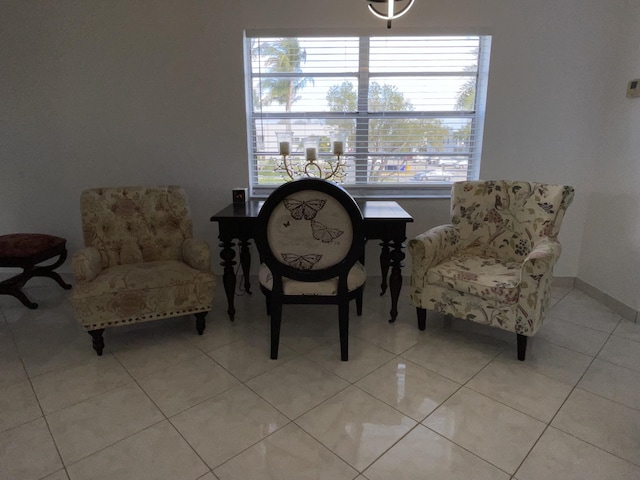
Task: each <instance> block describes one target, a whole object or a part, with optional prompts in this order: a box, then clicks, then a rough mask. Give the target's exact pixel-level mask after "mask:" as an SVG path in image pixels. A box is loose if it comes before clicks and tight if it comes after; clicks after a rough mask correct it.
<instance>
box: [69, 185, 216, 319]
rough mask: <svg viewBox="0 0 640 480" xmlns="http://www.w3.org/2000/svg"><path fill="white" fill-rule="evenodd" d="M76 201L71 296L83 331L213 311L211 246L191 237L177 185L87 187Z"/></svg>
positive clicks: (183, 199)
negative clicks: (77, 243)
mask: <svg viewBox="0 0 640 480" xmlns="http://www.w3.org/2000/svg"><path fill="white" fill-rule="evenodd" d="M80 204H81V215H82V230H83V234H84V241H85V247H86V248H84V249H82V250H81V251H80V252H78V253H77V254H76V255H74V257H73V259H72V267H73V271H74V274H75V278H76V281H77V286H76V288H75V289H74V291H73V293H72V296H71V300H72V303H73V306H74V308H75V311H76V315H77V317H78V319H79V320H80V322H81V324H82V325H83V327H84V328H85V329H86V330H96V329H100V328H105V327H111V326H117V325H122V324H126V323H135V322H143V321H148V320H155V319H160V318H165V317H173V316H179V315H186V314H190V313H198V312H206V311H209V310H211V304H212V300H213V292H214V287H215V277H214V275H213V274H212V273H211V265H210V252H209V247H208V245H207V244H206V242H204V241H201V240H196V239H193V238H192V223H191V215H190V210H189V205H188V203H187V198H186V195H185V192H184V190H183V189H182V188H180V187H176V186H169V187H120V188H99V189H92V190H86V191H84V192H82V195H81V200H80Z"/></svg>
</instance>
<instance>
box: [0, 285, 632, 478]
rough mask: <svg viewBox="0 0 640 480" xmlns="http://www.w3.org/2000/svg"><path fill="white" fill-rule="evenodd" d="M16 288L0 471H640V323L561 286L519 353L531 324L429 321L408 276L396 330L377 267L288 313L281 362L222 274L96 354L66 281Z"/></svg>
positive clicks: (8, 334)
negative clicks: (342, 333)
mask: <svg viewBox="0 0 640 480" xmlns="http://www.w3.org/2000/svg"><path fill="white" fill-rule="evenodd" d="M33 283H34V284H35V285H34V286H30V287H28V288H27V293H28V295H30V296H31V297H32V298H33V299H34V300H35V301H37V302H38V303H39V304H40V308H39V309H37V310H35V311H34V310H28V309H26V308H24V307H23V306H22V305H21V304H20V303H19V302H17V300H15V299H13V298H11V297H0V478H1V479H11V480H30V479H34V480H35V479H46V480H89V479H91V480H94V479H96V480H97V479H105V480H106V479H117V480H127V479H131V480H144V479H150V480H151V479H152V480H176V479H180V480H197V479H200V480H217V479H220V480H228V479H229V480H230V479H242V480H247V479H248V480H254V479H255V480H259V479H274V480H286V479H296V480H300V479H327V480H341V479H357V480H388V479H399V480H402V479H407V480H408V479H425V478H429V479H439V480H440V479H442V480H449V479H465V480H467V479H471V478H472V479H487V480H492V479H505V480H509V479H511V480H516V479H517V480H544V479H554V480H555V479H563V480H571V479H580V480H589V479H605V478H607V479H608V478H615V479H618V480H624V479H640V325H637V324H634V323H631V322H629V321H626V320H623V319H621V317H620V316H618V315H616V314H615V313H614V312H612V311H610V310H609V309H607V308H606V307H604V306H603V305H601V304H599V303H598V302H596V301H595V300H594V299H592V298H590V297H588V296H587V295H585V294H584V293H582V292H580V291H577V290H571V289H561V288H558V289H555V290H554V292H553V307H552V308H551V310H550V313H549V316H548V318H547V321H546V322H545V325H544V326H543V327H542V329H541V330H540V332H539V333H538V335H537V336H536V337H533V338H531V339H530V340H529V346H528V351H527V360H526V361H525V362H519V361H517V360H516V347H515V335H513V334H509V333H507V332H502V331H500V330H496V329H491V328H486V327H483V326H480V325H476V324H473V323H468V322H463V321H457V320H454V321H453V323H452V324H451V325H450V326H448V327H445V326H444V325H443V323H444V322H443V320H442V318H440V317H438V316H435V315H432V316H430V317H429V319H428V322H427V323H428V326H427V330H426V331H424V332H421V331H419V330H418V328H417V324H416V323H417V322H416V318H415V310H414V309H413V308H411V307H410V305H409V304H408V299H407V292H406V288H405V289H404V290H403V292H402V295H401V302H400V308H399V309H400V315H399V318H398V320H397V321H396V323H395V324H389V323H387V320H388V310H389V297H388V294H386V295H384V296H382V297H381V296H380V295H379V286H378V285H379V279H376V278H374V279H370V281H369V283H368V286H367V291H366V294H365V308H364V315H363V316H362V317H357V316H356V315H355V308H352V322H351V334H350V360H349V362H346V363H345V362H341V361H340V360H339V358H340V354H339V346H338V328H337V309H336V308H335V307H329V306H322V307H321V306H285V310H284V319H283V327H282V339H281V346H280V358H279V360H277V361H273V360H269V324H268V319H267V317H266V314H265V308H264V298H263V297H262V294H260V293H259V292H256V293H254V294H253V295H244V296H238V297H236V308H237V314H236V321H235V322H234V323H230V322H229V320H228V317H227V316H226V313H225V311H226V302H225V301H224V297H223V293H222V287H221V286H220V287H219V288H218V291H217V293H216V305H215V309H214V311H213V312H212V313H211V314H210V315H209V318H208V322H207V329H206V331H205V334H204V335H203V336H198V335H197V334H196V332H195V326H194V320H193V319H192V318H186V317H182V318H178V319H171V320H166V321H159V322H151V323H147V324H143V325H135V326H128V327H121V328H116V329H113V330H108V331H106V332H105V342H106V349H105V354H104V355H103V356H102V357H100V358H98V357H97V356H96V355H95V354H94V352H93V350H92V349H91V340H90V337H89V336H88V335H87V334H86V333H85V332H84V331H83V330H82V329H80V328H79V326H78V324H77V323H76V321H75V319H74V317H73V312H72V309H71V307H70V305H69V303H68V301H67V298H66V295H67V292H64V291H62V290H61V289H59V288H58V287H57V286H56V285H54V284H52V285H48V284H46V281H43V282H42V284H39V283H38V284H36V282H35V281H34V282H33Z"/></svg>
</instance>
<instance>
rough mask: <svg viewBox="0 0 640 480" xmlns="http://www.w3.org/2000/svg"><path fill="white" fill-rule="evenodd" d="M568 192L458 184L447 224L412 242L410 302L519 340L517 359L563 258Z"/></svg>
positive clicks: (421, 314)
mask: <svg viewBox="0 0 640 480" xmlns="http://www.w3.org/2000/svg"><path fill="white" fill-rule="evenodd" d="M573 195H574V189H573V187H569V186H564V185H546V184H542V183H530V182H509V181H502V180H501V181H487V182H483V181H476V182H457V183H455V184H454V185H453V189H452V194H451V224H450V225H442V226H439V227H435V228H432V229H431V230H429V231H427V232H425V233H423V234H421V235H419V236H418V237H416V238H415V239H413V240H411V241H410V242H409V252H410V253H411V258H412V272H411V293H410V295H411V303H412V304H413V305H414V306H415V307H416V308H417V312H418V326H419V328H420V329H421V330H424V329H425V322H426V311H427V310H434V311H437V312H440V313H442V314H445V315H449V316H453V317H456V318H462V319H466V320H472V321H474V322H477V323H482V324H486V325H490V326H493V327H498V328H501V329H503V330H508V331H510V332H514V333H516V334H517V340H518V342H517V349H518V359H520V360H524V358H525V351H526V346H527V337H530V336H532V335H534V334H535V333H536V332H537V331H538V328H540V326H541V325H542V321H543V320H544V317H545V315H546V312H547V309H548V306H549V299H550V295H551V282H552V280H553V267H554V265H555V263H556V262H557V260H558V258H559V257H560V251H561V248H560V243H559V242H558V240H557V236H558V233H559V231H560V224H561V223H562V219H563V218H564V214H565V211H566V209H567V207H569V205H570V204H571V202H572V200H573Z"/></svg>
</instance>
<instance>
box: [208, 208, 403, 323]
mask: <svg viewBox="0 0 640 480" xmlns="http://www.w3.org/2000/svg"><path fill="white" fill-rule="evenodd" d="M262 203H263V202H262V201H259V200H250V201H248V202H247V203H245V204H231V205H228V206H227V207H225V208H223V209H222V210H220V211H219V212H218V213H216V214H215V215H214V216H213V217H211V221H212V222H218V228H219V235H218V238H219V239H220V247H221V248H222V250H221V252H220V258H222V262H221V265H222V266H223V267H224V274H223V277H222V280H223V284H224V290H225V293H226V295H227V304H228V309H227V313H228V314H229V318H230V319H231V320H233V319H234V316H235V313H236V309H235V307H234V293H235V289H236V276H235V273H234V265H236V261H235V256H236V252H235V251H234V249H233V247H234V246H235V245H236V243H234V241H235V240H237V241H238V243H239V245H240V258H239V261H240V267H241V268H242V272H243V274H244V288H245V291H246V292H247V293H251V283H250V281H249V271H250V268H251V255H250V253H249V247H250V245H251V242H250V240H251V239H252V238H253V237H254V232H255V228H256V223H257V217H258V212H259V211H260V208H261V207H262ZM358 205H359V206H360V209H361V210H362V215H363V217H364V230H365V234H366V237H367V240H381V242H380V246H381V247H382V251H381V252H380V270H381V274H382V284H381V286H380V288H381V292H380V295H384V293H385V292H386V291H387V278H388V281H389V283H388V287H389V293H390V296H391V311H390V312H389V313H390V315H391V319H390V320H389V322H394V321H395V319H396V317H397V316H398V297H399V296H400V288H401V287H402V272H401V268H402V260H404V257H405V254H404V252H403V251H402V249H403V248H404V241H405V240H406V238H407V223H410V222H413V218H412V217H411V215H409V214H408V213H407V212H406V211H405V210H404V209H403V208H402V207H401V206H400V205H398V204H397V203H396V202H393V201H377V200H359V201H358ZM389 269H391V274H390V275H389Z"/></svg>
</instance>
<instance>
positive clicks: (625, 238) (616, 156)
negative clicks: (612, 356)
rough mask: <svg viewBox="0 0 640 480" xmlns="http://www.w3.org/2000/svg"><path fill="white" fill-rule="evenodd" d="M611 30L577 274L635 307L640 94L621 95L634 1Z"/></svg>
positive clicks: (639, 288)
mask: <svg viewBox="0 0 640 480" xmlns="http://www.w3.org/2000/svg"><path fill="white" fill-rule="evenodd" d="M623 3H624V4H625V8H624V15H623V17H622V18H620V21H619V23H618V25H617V28H616V30H615V32H612V34H611V35H610V36H609V38H610V41H611V44H612V47H613V48H611V50H610V58H609V66H610V68H609V73H608V76H607V78H606V83H605V85H604V86H603V96H604V100H605V105H606V108H605V109H604V111H603V114H602V116H601V117H600V120H601V123H600V130H599V131H598V132H596V134H595V136H596V137H597V139H598V148H597V150H596V151H597V153H598V159H597V161H596V164H595V166H594V169H593V173H592V175H593V178H594V182H593V188H592V191H591V192H590V194H589V197H588V203H587V208H588V214H587V217H586V223H585V235H584V241H583V247H582V255H581V256H580V262H579V265H580V269H579V277H580V278H581V279H582V280H584V281H585V282H587V283H589V284H591V285H593V286H595V287H597V288H598V289H600V290H601V291H603V292H605V293H607V294H609V295H611V296H612V297H614V298H615V299H617V300H619V301H621V302H623V303H625V304H626V305H628V306H631V307H632V308H634V309H635V310H636V311H638V310H640V187H639V186H640V98H626V96H625V90H626V86H627V83H628V81H629V80H632V79H637V78H640V3H638V2H637V1H633V0H629V1H626V2H623Z"/></svg>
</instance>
